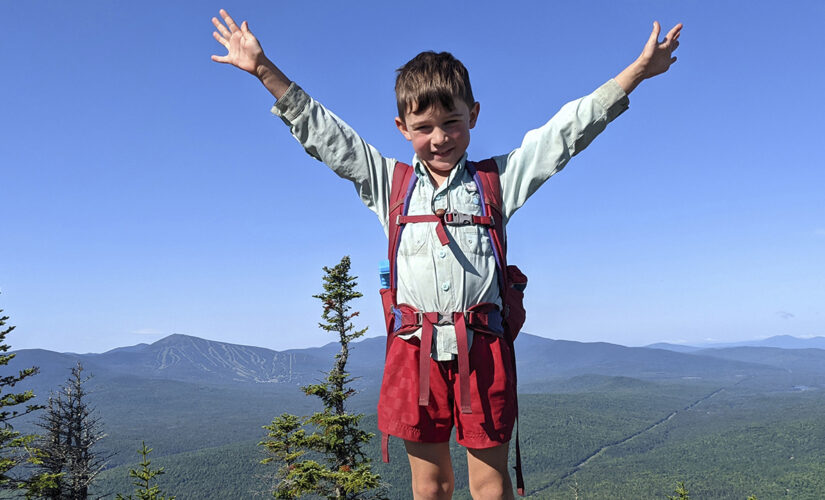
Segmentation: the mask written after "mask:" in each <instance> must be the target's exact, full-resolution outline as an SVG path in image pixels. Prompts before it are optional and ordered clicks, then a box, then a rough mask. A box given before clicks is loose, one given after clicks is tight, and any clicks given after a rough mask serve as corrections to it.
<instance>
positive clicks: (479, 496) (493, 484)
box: [470, 476, 513, 500]
mask: <svg viewBox="0 0 825 500" xmlns="http://www.w3.org/2000/svg"><path fill="white" fill-rule="evenodd" d="M470 494H472V495H473V499H474V500H502V499H512V498H513V487H512V486H511V485H510V481H509V480H504V479H503V478H501V477H500V476H499V477H496V478H488V479H478V478H477V479H476V480H473V478H470Z"/></svg>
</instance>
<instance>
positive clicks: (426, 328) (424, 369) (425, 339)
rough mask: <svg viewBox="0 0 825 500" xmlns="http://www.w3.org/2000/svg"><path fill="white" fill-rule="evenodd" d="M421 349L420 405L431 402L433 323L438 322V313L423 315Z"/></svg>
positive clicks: (419, 370) (419, 368)
mask: <svg viewBox="0 0 825 500" xmlns="http://www.w3.org/2000/svg"><path fill="white" fill-rule="evenodd" d="M421 323H422V325H421V349H419V351H418V405H419V406H428V405H429V404H430V353H431V352H432V349H433V325H434V324H436V323H438V313H434V312H428V313H423V314H422V315H421Z"/></svg>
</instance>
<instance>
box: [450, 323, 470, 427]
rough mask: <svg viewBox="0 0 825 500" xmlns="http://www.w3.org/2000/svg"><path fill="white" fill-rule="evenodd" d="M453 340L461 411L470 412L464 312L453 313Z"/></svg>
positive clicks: (468, 353) (468, 366)
mask: <svg viewBox="0 0 825 500" xmlns="http://www.w3.org/2000/svg"><path fill="white" fill-rule="evenodd" d="M453 323H454V325H455V340H456V344H457V347H458V390H459V392H460V393H461V394H460V399H459V403H460V405H461V413H472V412H473V410H472V409H471V407H470V349H469V348H468V347H467V344H468V342H467V323H466V321H465V317H464V313H463V312H457V313H453Z"/></svg>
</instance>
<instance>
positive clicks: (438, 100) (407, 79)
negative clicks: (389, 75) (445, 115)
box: [395, 51, 475, 120]
mask: <svg viewBox="0 0 825 500" xmlns="http://www.w3.org/2000/svg"><path fill="white" fill-rule="evenodd" d="M396 72H397V73H398V76H397V77H396V79H395V99H396V101H397V102H398V116H399V117H400V118H401V119H402V120H403V119H404V117H405V115H406V114H407V113H415V112H418V111H424V110H426V109H428V108H429V107H430V106H432V105H434V104H438V105H440V106H442V107H443V108H444V109H445V110H447V111H452V110H453V109H454V107H455V106H454V103H453V99H455V98H458V99H461V100H462V101H464V102H465V103H466V104H467V107H469V108H472V107H473V104H475V99H473V89H472V87H470V74H469V73H468V72H467V68H465V67H464V65H463V64H461V61H459V60H458V59H456V58H455V57H453V55H452V54H450V53H449V52H439V53H435V52H433V51H427V52H422V53H420V54H418V55H417V56H415V57H414V58H412V59H411V60H410V61H409V62H408V63H407V64H405V65H403V66H401V67H400V68H398V69H397V70H396Z"/></svg>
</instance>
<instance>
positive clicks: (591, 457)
mask: <svg viewBox="0 0 825 500" xmlns="http://www.w3.org/2000/svg"><path fill="white" fill-rule="evenodd" d="M724 390H725V387H722V388H720V389H717V390H715V391H713V392H711V393H710V394H707V395H705V396H703V397H701V398H699V399H697V400H696V401H694V402H692V403H690V404H689V405H687V406H685V407H684V408H681V409H679V410H674V411H673V412H671V413H670V414H669V415H667V416H666V417H664V418H661V419H659V420H657V421H656V422H653V423H652V424H650V425H648V426H647V427H645V428H644V429H642V430H640V431H637V432H634V433H633V434H630V435H629V436H626V437H624V438H622V439H619V440H617V441H614V442H612V443H608V444H606V445H604V446H602V447H601V448H599V449H598V450H596V451H595V452H593V453H592V454H590V455H589V456H587V457H586V458H585V459H584V460H582V461H581V462H579V463H578V464H576V465H574V466H573V468H571V469H570V470H569V471H567V472H565V473H564V474H563V475H562V476H561V477H559V478H558V479H556V480H554V481H552V482H550V483H549V484H547V485H546V486H543V487H541V488H538V489H535V490H532V491H530V495H531V496H532V495H533V494H534V493H538V492H540V491H544V490H546V489H548V488H551V487H553V486H557V485H559V484H560V483H561V482H562V481H564V480H565V479H567V478H569V477H570V476H572V475H573V474H575V473H576V472H578V471H579V470H580V469H581V468H582V467H585V466H586V465H587V464H588V463H590V462H591V461H592V460H594V459H596V458H597V457H598V456H599V455H601V454H602V453H604V452H605V451H606V450H609V449H610V448H615V447H616V446H621V445H623V444H625V443H627V442H629V441H631V440H633V439H635V438H637V437H639V436H641V435H642V434H644V433H646V432H650V431H652V430H654V429H656V428H657V427H659V426H661V425H664V424H666V423H667V422H669V421H670V420H671V419H673V417H675V416H676V415H678V414H679V413H681V412H685V411H688V410H691V409H693V408H695V407H696V406H698V405H700V404H702V403H703V402H705V401H707V400H709V399H710V398H712V397H714V396H716V395H717V394H719V393H720V392H722V391H724Z"/></svg>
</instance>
